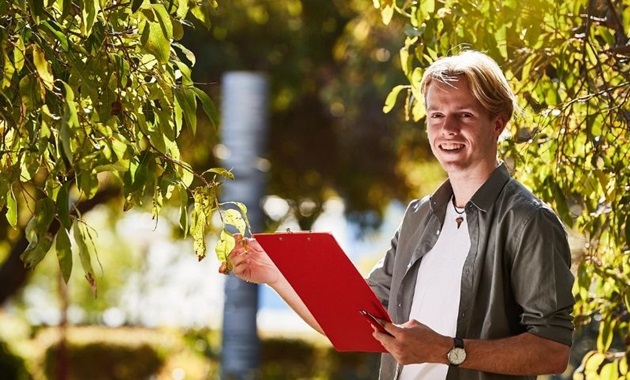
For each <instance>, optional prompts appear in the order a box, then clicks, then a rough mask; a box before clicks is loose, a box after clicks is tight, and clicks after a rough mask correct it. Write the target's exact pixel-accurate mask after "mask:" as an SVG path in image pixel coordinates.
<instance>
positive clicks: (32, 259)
mask: <svg viewBox="0 0 630 380" xmlns="http://www.w3.org/2000/svg"><path fill="white" fill-rule="evenodd" d="M52 243H53V237H52V235H51V234H49V233H46V234H44V235H43V236H41V237H39V238H38V239H37V241H35V242H32V243H30V244H29V245H28V247H26V249H25V250H24V252H22V254H21V255H20V260H22V262H23V263H24V267H26V268H27V269H32V268H34V267H35V266H36V265H37V264H39V263H40V262H41V261H42V260H43V259H44V257H46V254H47V253H48V251H49V250H50V247H51V246H52Z"/></svg>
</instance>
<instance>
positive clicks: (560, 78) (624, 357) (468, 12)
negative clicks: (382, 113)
mask: <svg viewBox="0 0 630 380" xmlns="http://www.w3.org/2000/svg"><path fill="white" fill-rule="evenodd" d="M401 3H402V4H401ZM375 4H376V6H377V7H379V9H380V10H381V15H382V19H383V21H384V22H385V23H386V24H387V23H389V22H391V20H392V18H396V17H401V16H402V18H403V19H405V20H406V22H407V26H406V28H405V35H406V39H405V43H404V44H403V46H402V47H401V49H400V58H401V63H402V70H403V72H404V73H405V75H406V77H407V80H408V84H402V85H400V86H397V87H395V88H394V89H393V91H392V93H391V94H390V96H389V98H388V101H387V104H386V107H385V110H386V111H387V110H390V109H391V108H392V107H393V104H394V102H395V100H396V98H397V97H399V95H400V94H401V93H402V94H405V96H400V98H403V97H404V101H400V99H399V103H402V104H403V105H404V110H405V112H406V114H407V115H408V117H409V118H410V119H413V120H417V121H421V120H422V118H423V117H424V109H423V108H422V102H421V101H420V100H421V98H420V94H419V92H418V91H419V87H418V83H419V80H420V78H421V75H422V70H423V68H424V67H426V66H427V65H428V64H430V63H431V62H433V61H434V60H435V59H436V58H437V57H439V56H442V55H445V54H449V53H450V52H454V51H458V50H460V49H463V48H473V49H477V50H481V51H484V52H487V53H488V54H489V55H491V56H492V57H493V58H494V59H495V60H497V61H498V62H499V64H500V66H501V67H502V68H503V69H504V71H505V72H506V75H507V77H508V79H509V80H510V83H511V85H512V87H513V88H514V89H515V91H516V93H517V95H518V97H519V99H520V101H521V104H522V107H523V111H524V112H523V114H522V115H521V117H518V118H517V119H516V120H515V122H514V123H513V125H512V128H511V130H510V134H509V136H507V137H506V139H505V142H504V144H503V145H502V154H503V155H504V156H505V157H506V158H507V159H508V160H509V162H510V163H511V166H512V167H513V169H514V171H515V175H516V177H517V178H518V179H520V180H522V181H523V182H524V183H525V184H527V185H528V186H530V187H531V188H532V189H533V191H534V192H535V193H536V194H539V195H540V196H541V197H542V198H543V199H544V200H545V201H547V202H549V203H550V204H551V205H552V206H553V208H554V209H555V210H557V211H558V213H559V215H560V217H561V219H562V220H563V221H564V222H565V223H566V225H567V226H568V227H569V228H571V229H572V231H573V232H575V233H577V234H578V235H579V236H580V238H581V239H582V240H581V244H579V247H578V248H579V249H578V252H575V260H576V264H577V281H576V287H575V295H576V298H577V304H576V307H575V315H576V317H577V320H576V322H577V325H578V327H579V328H584V327H588V326H589V325H590V324H591V323H592V322H593V321H597V322H599V323H598V325H599V335H598V339H597V353H593V354H590V355H587V356H586V359H585V362H584V364H585V371H586V372H585V374H586V375H587V376H588V375H589V374H590V375H594V376H599V375H597V374H596V372H597V373H599V374H600V375H601V376H603V377H604V378H617V376H621V375H623V376H627V374H628V363H629V356H630V351H629V346H630V328H629V321H630V315H629V313H628V310H629V309H630V288H629V287H628V284H629V283H630V247H629V243H628V242H629V241H630V192H629V191H628V190H630V149H629V148H628V146H629V145H628V144H629V143H630V141H629V140H630V107H629V101H628V99H629V98H630V39H629V33H630V30H628V25H630V4H628V3H627V2H624V1H613V0H583V1H564V2H557V1H548V0H534V1H528V2H520V1H515V0H512V1H502V2H493V1H484V0H480V1H451V0H447V1H433V0H428V1H422V2H397V1H392V0H384V1H376V2H375ZM589 371H590V372H589Z"/></svg>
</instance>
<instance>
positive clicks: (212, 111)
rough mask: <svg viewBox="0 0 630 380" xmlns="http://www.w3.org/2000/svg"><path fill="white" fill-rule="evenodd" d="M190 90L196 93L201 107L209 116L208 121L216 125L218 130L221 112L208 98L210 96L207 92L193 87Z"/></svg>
mask: <svg viewBox="0 0 630 380" xmlns="http://www.w3.org/2000/svg"><path fill="white" fill-rule="evenodd" d="M190 89H191V90H192V91H193V92H194V93H195V95H196V96H197V99H199V100H200V101H201V107H202V108H203V111H204V112H205V114H206V115H207V116H208V119H209V120H210V122H211V123H212V125H214V127H215V128H218V127H219V112H218V111H217V108H216V107H215V105H214V102H213V101H212V99H211V98H210V97H209V96H208V94H206V92H205V91H202V90H200V89H198V88H196V87H191V88H190ZM195 106H196V105H195Z"/></svg>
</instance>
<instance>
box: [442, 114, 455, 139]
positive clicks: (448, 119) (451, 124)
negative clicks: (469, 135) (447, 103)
mask: <svg viewBox="0 0 630 380" xmlns="http://www.w3.org/2000/svg"><path fill="white" fill-rule="evenodd" d="M459 130H460V128H459V123H458V120H457V118H456V117H455V116H453V115H447V116H445V117H444V122H443V123H442V128H441V132H442V134H444V135H455V134H458V133H459Z"/></svg>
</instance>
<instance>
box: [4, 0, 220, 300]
mask: <svg viewBox="0 0 630 380" xmlns="http://www.w3.org/2000/svg"><path fill="white" fill-rule="evenodd" d="M216 6H217V3H216V2H215V1H213V0H201V1H195V2H189V1H186V0H173V1H170V0H169V1H160V0H157V1H144V0H134V1H131V2H118V1H110V0H84V1H81V2H78V3H77V2H71V1H68V0H64V1H42V0H28V1H22V2H8V3H7V4H4V3H3V5H2V10H3V12H2V13H3V14H2V17H1V19H0V22H2V25H0V47H1V53H0V54H1V55H0V63H1V64H2V67H3V74H2V80H1V81H0V131H1V132H2V139H1V140H0V151H1V152H2V161H1V166H0V167H1V169H2V170H0V183H1V184H2V186H0V205H6V207H5V209H6V213H5V216H6V218H7V220H8V222H9V224H10V225H11V226H13V227H14V228H17V229H21V228H23V229H25V231H26V233H27V235H28V239H29V240H28V241H29V247H28V249H27V250H26V251H25V252H24V253H23V254H22V258H23V260H24V262H25V264H26V265H27V266H28V267H33V266H35V265H36V264H37V263H38V262H39V261H41V260H42V259H43V257H44V256H45V255H46V253H47V252H48V250H49V249H50V248H51V246H52V244H53V240H54V242H55V249H56V251H57V258H58V261H59V265H60V268H61V272H62V275H63V278H64V280H65V281H67V280H68V279H69V277H70V275H71V270H72V255H71V249H72V248H77V250H78V252H79V256H80V258H81V264H82V266H83V268H84V271H85V273H86V278H87V280H88V282H89V284H90V285H91V286H92V287H93V289H94V291H96V281H95V277H94V272H93V268H92V263H91V260H92V259H91V258H92V256H93V255H95V251H94V247H93V242H92V240H93V236H92V233H91V231H90V229H89V226H88V225H87V224H85V222H84V221H83V220H82V219H81V216H80V215H79V213H78V210H79V208H80V207H78V206H79V205H80V204H81V202H84V201H86V200H94V199H96V197H97V195H98V194H99V192H101V191H111V189H116V190H118V191H120V193H121V194H122V195H123V197H124V199H125V204H124V206H123V209H124V210H127V209H129V208H131V207H133V206H137V205H142V206H145V205H151V209H152V212H153V215H154V217H155V218H157V215H158V214H159V212H160V211H161V209H162V207H163V206H164V205H165V204H166V202H168V201H170V200H172V201H173V202H174V203H175V205H176V206H179V209H180V226H181V228H182V229H183V231H184V234H188V233H191V235H194V237H195V239H196V240H195V241H196V244H197V246H196V248H197V253H198V254H201V252H200V249H201V248H202V247H201V246H199V242H200V241H201V240H202V239H201V237H202V235H203V234H206V233H208V232H209V230H208V226H209V224H208V221H209V220H210V217H211V215H212V212H213V210H214V208H216V207H217V204H216V194H215V193H216V191H217V187H218V186H219V185H220V183H218V182H214V181H211V182H207V181H206V179H205V178H203V175H197V174H195V172H194V170H193V168H192V167H191V166H190V164H188V163H186V162H183V161H182V160H181V154H180V147H179V145H178V144H179V143H178V138H179V137H180V133H181V132H182V130H183V129H185V128H189V129H191V130H192V131H193V132H194V131H195V130H196V128H197V118H198V117H199V115H198V113H197V109H198V107H199V108H201V109H202V110H203V111H204V112H205V113H206V114H207V116H208V118H209V119H210V120H211V122H212V123H213V124H214V125H217V124H218V116H217V111H216V109H215V107H214V103H213V102H212V100H211V99H210V97H209V96H208V95H207V94H205V93H204V92H203V91H201V90H199V89H197V88H195V87H194V86H195V84H194V83H193V81H192V74H191V73H192V70H191V66H192V65H194V64H195V62H196V59H195V57H194V54H193V53H192V52H191V51H190V50H188V49H187V48H186V47H184V46H182V45H181V44H178V43H176V42H175V41H176V40H180V39H181V38H182V37H183V33H184V28H183V27H184V26H185V25H190V23H189V21H187V20H186V18H187V17H188V16H190V11H191V10H194V14H193V15H192V16H193V17H196V18H198V19H200V20H201V21H203V22H204V23H206V24H207V25H209V22H210V15H211V10H212V9H213V8H214V7H216ZM178 54H179V55H178ZM180 56H181V57H180ZM180 58H181V59H180ZM182 59H183V60H182ZM215 174H217V175H220V174H218V173H215ZM195 178H196V179H197V180H198V182H195ZM196 187H199V188H200V189H202V190H201V191H199V193H204V192H205V191H206V190H203V189H209V191H211V192H212V194H207V195H208V198H207V199H203V200H202V199H201V198H199V197H198V196H197V197H195V196H194V195H195V194H197V193H196V192H195V190H194V189H195V188H196ZM174 194H178V196H176V197H174V198H175V199H172V198H173V195H174ZM191 194H193V196H192V197H191V196H190V195H191ZM197 200H199V201H200V202H202V204H201V205H200V207H198V208H197V209H199V210H202V212H201V213H194V212H193V214H192V215H191V214H190V211H191V208H193V209H194V202H195V201H197ZM191 206H192V207H191ZM29 215H30V222H29V223H28V225H27V226H24V225H21V224H20V223H22V224H23V223H24V222H20V219H24V220H29V219H26V216H29ZM23 217H24V218H23ZM53 220H55V223H54V224H53V223H52V221H53ZM191 221H194V223H192V222H191ZM70 229H72V231H73V234H72V235H73V239H70V237H69V236H68V231H70ZM57 231H58V232H57ZM192 231H194V234H193V233H192ZM55 233H56V237H55V238H54V239H53V236H54V234H55ZM71 240H72V243H71ZM204 249H205V247H204Z"/></svg>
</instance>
